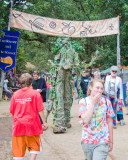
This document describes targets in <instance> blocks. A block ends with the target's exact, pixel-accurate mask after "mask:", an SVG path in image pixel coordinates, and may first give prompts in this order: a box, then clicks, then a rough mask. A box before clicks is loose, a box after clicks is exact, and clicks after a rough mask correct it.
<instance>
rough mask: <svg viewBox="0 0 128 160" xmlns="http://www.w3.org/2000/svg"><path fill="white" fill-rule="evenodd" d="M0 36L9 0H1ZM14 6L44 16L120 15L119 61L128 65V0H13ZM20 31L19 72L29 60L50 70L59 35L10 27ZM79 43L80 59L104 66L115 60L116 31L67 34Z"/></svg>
mask: <svg viewBox="0 0 128 160" xmlns="http://www.w3.org/2000/svg"><path fill="white" fill-rule="evenodd" d="M0 7H1V9H0V36H2V34H3V32H2V30H4V29H5V30H7V28H8V16H9V8H10V0H0ZM13 9H15V10H18V11H21V12H25V13H29V14H35V15H39V16H43V17H49V18H55V19H62V20H72V21H89V20H100V19H107V18H113V17H117V16H119V17H120V49H121V64H122V65H123V66H127V65H128V1H126V0H116V1H113V0H104V1H103V0H47V1H45V0H13ZM11 30H12V31H19V32H20V38H19V45H18V52H17V58H16V68H17V69H16V70H17V72H18V73H20V72H22V71H23V70H25V69H26V68H25V64H26V62H31V63H32V64H34V65H35V66H36V69H37V70H39V71H42V72H44V71H49V69H50V66H49V64H48V60H49V59H51V60H53V58H54V56H55V54H57V53H56V52H55V50H56V47H55V45H54V42H55V41H56V40H57V38H58V37H54V36H48V35H43V34H38V33H34V32H30V31H24V30H19V29H14V28H11ZM70 40H71V41H74V40H75V42H76V43H77V44H78V47H82V48H84V49H83V50H79V51H78V52H79V58H80V61H84V62H86V63H89V62H90V60H91V57H92V56H95V55H98V59H97V60H96V61H95V63H94V64H93V66H92V68H96V67H98V68H99V69H101V70H103V69H107V68H108V67H110V66H111V65H116V64H117V56H116V52H117V51H116V50H117V35H111V36H104V37H95V38H70Z"/></svg>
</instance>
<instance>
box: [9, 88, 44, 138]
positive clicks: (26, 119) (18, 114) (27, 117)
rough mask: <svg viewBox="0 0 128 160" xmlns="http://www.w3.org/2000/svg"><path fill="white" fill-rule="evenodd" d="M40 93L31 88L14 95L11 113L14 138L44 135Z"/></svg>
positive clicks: (23, 89) (42, 107)
mask: <svg viewBox="0 0 128 160" xmlns="http://www.w3.org/2000/svg"><path fill="white" fill-rule="evenodd" d="M43 109H44V106H43V101H42V97H41V95H40V93H39V92H38V91H36V90H33V89H31V88H22V89H20V90H18V91H16V92H15V93H14V94H13V97H12V99H11V106H10V113H12V116H13V126H12V135H13V136H33V135H40V134H42V133H43V129H42V125H41V122H40V119H39V113H38V112H39V111H41V110H43Z"/></svg>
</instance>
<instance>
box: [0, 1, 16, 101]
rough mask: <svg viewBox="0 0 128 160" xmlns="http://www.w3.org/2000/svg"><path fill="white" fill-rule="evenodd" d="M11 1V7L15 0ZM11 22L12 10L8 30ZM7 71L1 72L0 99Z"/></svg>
mask: <svg viewBox="0 0 128 160" xmlns="http://www.w3.org/2000/svg"><path fill="white" fill-rule="evenodd" d="M10 3H11V7H10V8H11V9H12V6H13V0H10ZM10 22H11V10H10V14H9V22H8V31H10ZM5 75H6V73H5V72H3V71H2V72H1V81H0V100H1V99H2V93H3V84H4V80H5Z"/></svg>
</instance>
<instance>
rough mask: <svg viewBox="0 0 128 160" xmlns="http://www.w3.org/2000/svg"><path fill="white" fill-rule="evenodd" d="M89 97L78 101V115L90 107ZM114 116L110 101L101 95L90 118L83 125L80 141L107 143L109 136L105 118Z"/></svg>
mask: <svg viewBox="0 0 128 160" xmlns="http://www.w3.org/2000/svg"><path fill="white" fill-rule="evenodd" d="M90 104H91V99H90V98H89V97H86V98H83V99H81V100H80V102H79V117H81V115H82V114H84V113H85V112H86V110H87V109H88V108H89V107H90ZM114 116H115V114H114V111H113V109H112V105H111V102H110V101H109V100H108V99H105V98H103V97H101V98H100V100H99V104H97V105H95V107H94V111H93V115H92V118H91V120H90V122H89V123H88V124H84V125H83V129H82V142H84V143H91V144H99V143H100V144H102V143H109V141H110V136H109V130H108V124H107V121H106V120H107V118H110V117H111V118H113V117H114Z"/></svg>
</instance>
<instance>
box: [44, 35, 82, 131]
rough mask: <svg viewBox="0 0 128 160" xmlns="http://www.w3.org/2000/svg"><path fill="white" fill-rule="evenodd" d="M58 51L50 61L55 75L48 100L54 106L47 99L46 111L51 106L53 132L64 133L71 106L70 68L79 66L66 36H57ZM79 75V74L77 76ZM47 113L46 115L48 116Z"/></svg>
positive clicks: (67, 124)
mask: <svg viewBox="0 0 128 160" xmlns="http://www.w3.org/2000/svg"><path fill="white" fill-rule="evenodd" d="M55 45H56V47H57V48H58V50H59V52H58V54H57V55H56V56H55V58H54V62H52V70H54V71H55V76H54V78H53V82H52V90H51V95H50V100H52V101H54V102H55V105H54V107H53V108H52V107H49V106H52V103H51V101H50V100H49V101H48V105H47V106H48V107H46V108H47V111H48V114H49V113H50V110H51V109H49V108H52V113H53V114H54V119H53V123H54V127H53V132H54V133H64V132H65V131H66V128H70V127H71V124H70V109H71V106H72V82H71V81H72V69H73V68H75V69H78V68H79V59H78V53H77V52H76V51H75V48H74V47H73V45H72V44H71V42H70V41H69V40H68V38H63V39H62V38H59V39H58V40H57V43H56V44H55ZM79 77H80V76H79ZM48 114H47V116H48Z"/></svg>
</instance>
